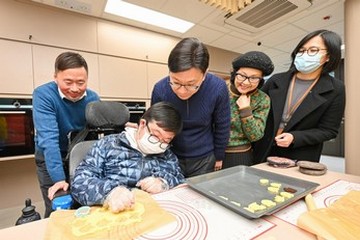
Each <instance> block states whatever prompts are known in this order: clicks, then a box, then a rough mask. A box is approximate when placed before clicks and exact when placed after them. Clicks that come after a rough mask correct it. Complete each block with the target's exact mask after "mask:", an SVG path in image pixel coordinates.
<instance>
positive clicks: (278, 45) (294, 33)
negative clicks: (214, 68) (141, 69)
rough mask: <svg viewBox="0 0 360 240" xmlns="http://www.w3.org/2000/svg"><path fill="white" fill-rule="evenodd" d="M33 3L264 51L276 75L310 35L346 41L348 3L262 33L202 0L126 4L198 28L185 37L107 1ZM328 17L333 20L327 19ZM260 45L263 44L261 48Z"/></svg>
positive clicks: (320, 3)
mask: <svg viewBox="0 0 360 240" xmlns="http://www.w3.org/2000/svg"><path fill="white" fill-rule="evenodd" d="M32 1H34V2H39V3H44V4H47V5H51V6H54V7H60V8H65V9H68V10H71V11H75V12H80V13H83V14H88V15H92V16H96V17H99V18H104V19H108V20H112V21H116V22H120V23H124V24H128V25H132V26H136V27H140V28H144V29H148V30H152V31H155V32H160V33H164V34H168V35H171V36H176V37H180V38H183V37H198V38H199V39H200V40H201V41H203V42H204V43H205V44H207V45H210V46H214V47H218V48H222V49H226V50H229V51H233V52H237V53H245V52H247V51H251V50H259V51H264V52H265V53H267V54H268V55H269V56H270V57H271V58H272V60H273V62H274V64H275V72H280V71H284V70H287V69H288V67H289V64H290V53H291V52H292V50H293V48H294V47H295V46H296V44H297V43H298V42H299V40H300V39H301V38H302V37H303V36H305V35H306V34H307V33H308V32H311V31H313V30H317V29H323V28H325V29H328V30H332V31H334V32H336V33H338V34H339V35H340V36H341V37H342V39H343V41H344V1H345V0H312V1H311V2H312V4H308V5H309V7H307V8H305V9H303V10H302V11H300V12H298V13H296V14H291V15H290V16H286V17H285V18H282V19H281V21H280V22H279V21H277V23H276V24H272V23H269V24H266V25H265V27H264V28H262V30H261V31H258V32H249V31H246V30H244V29H241V28H238V27H234V26H230V25H229V24H227V23H226V22H227V20H225V18H224V16H225V15H226V12H224V11H221V10H219V9H217V8H215V7H213V6H209V5H206V4H204V3H202V2H200V1H199V0H151V1H149V0H126V1H127V2H129V3H133V4H137V5H140V6H143V7H147V8H150V9H153V10H156V11H159V12H162V13H165V14H168V15H171V16H175V17H178V18H181V19H184V20H187V21H190V22H193V23H195V26H194V27H192V28H191V29H190V30H189V31H187V32H186V33H183V34H181V33H177V32H174V31H171V30H166V29H161V28H159V27H154V26H150V25H147V24H144V23H139V22H135V21H132V20H128V19H125V18H121V17H116V16H113V15H110V14H107V13H104V12H103V10H104V8H105V4H106V0H32ZM258 1H262V0H255V2H258ZM273 1H274V0H273ZM297 1H307V0H297ZM61 5H62V6H61ZM245 9H246V8H245ZM326 17H329V19H325V18H326ZM274 22H275V21H274ZM259 42H261V45H260V46H259V44H258V43H259Z"/></svg>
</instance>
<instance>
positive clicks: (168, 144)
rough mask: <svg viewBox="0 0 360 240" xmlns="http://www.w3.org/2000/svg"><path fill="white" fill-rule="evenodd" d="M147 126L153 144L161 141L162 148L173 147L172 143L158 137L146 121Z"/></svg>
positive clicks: (149, 138)
mask: <svg viewBox="0 0 360 240" xmlns="http://www.w3.org/2000/svg"><path fill="white" fill-rule="evenodd" d="M145 126H146V128H147V130H148V132H149V134H150V135H149V137H148V141H149V142H150V143H152V144H157V143H160V148H161V149H163V150H166V149H169V148H170V147H171V144H170V143H167V142H163V141H161V140H160V138H158V137H157V136H155V135H154V134H152V133H151V131H150V128H149V125H148V123H146V125H145ZM164 145H165V147H164Z"/></svg>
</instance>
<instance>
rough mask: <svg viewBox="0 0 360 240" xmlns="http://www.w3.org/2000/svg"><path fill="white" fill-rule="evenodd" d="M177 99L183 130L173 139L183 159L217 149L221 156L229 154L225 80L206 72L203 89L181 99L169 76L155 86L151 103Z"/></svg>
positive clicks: (227, 98) (175, 151) (228, 112)
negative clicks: (170, 83) (171, 84)
mask: <svg viewBox="0 0 360 240" xmlns="http://www.w3.org/2000/svg"><path fill="white" fill-rule="evenodd" d="M160 101H167V102H171V103H173V104H174V105H175V106H176V108H177V110H178V111H179V112H180V114H181V117H182V120H183V130H182V132H181V133H180V134H178V135H177V136H176V137H175V139H174V140H173V142H172V145H173V147H172V150H173V152H174V153H175V154H176V155H177V156H178V158H180V159H185V158H186V159H191V158H194V159H195V158H202V157H206V156H209V155H210V154H212V153H214V154H215V157H216V159H217V160H223V159H224V157H225V148H226V145H227V143H228V139H229V133H230V104H229V92H228V89H227V87H226V83H225V81H224V80H222V79H220V78H218V77H216V76H215V75H213V74H210V73H208V74H206V78H205V80H204V82H203V83H202V84H201V87H200V89H199V90H198V91H197V92H196V93H195V94H194V95H193V96H191V97H190V98H189V99H188V100H181V99H180V98H178V97H177V96H176V94H175V93H174V92H173V90H172V89H171V86H170V85H169V77H168V76H167V77H165V78H163V79H162V80H160V81H159V82H157V83H156V84H155V86H154V89H153V92H152V97H151V104H154V103H157V102H160Z"/></svg>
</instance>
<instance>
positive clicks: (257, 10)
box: [236, 0, 298, 28]
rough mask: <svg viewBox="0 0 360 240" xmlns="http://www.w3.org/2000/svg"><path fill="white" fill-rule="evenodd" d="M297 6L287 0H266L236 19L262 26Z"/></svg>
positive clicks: (253, 25)
mask: <svg viewBox="0 0 360 240" xmlns="http://www.w3.org/2000/svg"><path fill="white" fill-rule="evenodd" d="M297 8H298V7H297V6H296V5H295V4H293V3H291V2H289V1H286V0H279V1H273V0H265V1H264V2H262V3H260V4H259V5H257V6H256V7H254V8H252V9H251V10H249V11H247V12H246V13H244V14H243V15H241V16H240V17H238V18H236V20H237V21H239V22H242V23H244V24H247V25H250V26H252V27H254V28H260V27H262V26H264V25H266V24H268V23H270V22H272V21H274V20H276V19H278V18H280V17H282V16H284V15H286V14H288V13H290V12H291V11H293V10H295V9H297ZM245 9H246V8H245Z"/></svg>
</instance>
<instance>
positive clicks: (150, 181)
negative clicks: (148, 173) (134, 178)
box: [136, 177, 169, 193]
mask: <svg viewBox="0 0 360 240" xmlns="http://www.w3.org/2000/svg"><path fill="white" fill-rule="evenodd" d="M136 186H137V187H140V189H141V190H144V191H146V192H148V193H160V192H164V191H166V190H168V189H169V185H168V184H167V183H166V182H165V181H164V180H162V179H161V178H158V177H146V178H144V179H141V180H140V181H139V182H138V183H137V184H136Z"/></svg>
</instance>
